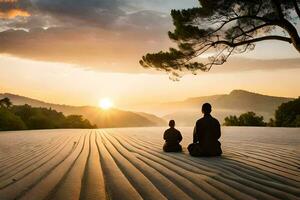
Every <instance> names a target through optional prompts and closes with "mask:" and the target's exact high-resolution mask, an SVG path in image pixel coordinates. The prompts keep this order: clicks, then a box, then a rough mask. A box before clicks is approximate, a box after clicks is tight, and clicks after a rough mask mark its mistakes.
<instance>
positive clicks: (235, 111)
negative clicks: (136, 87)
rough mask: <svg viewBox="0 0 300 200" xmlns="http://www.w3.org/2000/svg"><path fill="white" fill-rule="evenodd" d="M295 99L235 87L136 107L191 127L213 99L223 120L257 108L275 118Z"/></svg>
mask: <svg viewBox="0 0 300 200" xmlns="http://www.w3.org/2000/svg"><path fill="white" fill-rule="evenodd" d="M291 100H293V98H287V97H276V96H268V95H263V94H258V93H254V92H249V91H245V90H233V91H232V92H230V93H229V94H220V95H212V96H201V97H193V98H188V99H186V100H183V101H174V102H167V103H159V104H151V105H150V104H148V105H139V106H138V107H134V108H132V110H144V111H145V112H152V113H155V114H157V115H160V116H162V117H163V118H164V119H165V120H169V119H174V120H175V121H176V122H177V124H178V125H181V126H190V125H193V124H194V123H195V121H196V120H197V119H198V118H200V117H201V116H202V113H201V105H202V104H203V103H206V102H209V103H210V104H211V105H212V107H213V112H212V114H213V115H214V116H215V117H216V118H217V119H219V120H220V121H221V122H223V121H224V118H225V117H226V116H228V115H239V114H241V113H244V112H248V111H253V112H255V113H257V114H259V115H262V116H264V118H265V120H267V121H268V120H269V118H272V117H274V113H275V110H276V109H277V107H278V106H279V105H281V104H282V103H284V102H288V101H291Z"/></svg>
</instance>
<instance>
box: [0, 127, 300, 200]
mask: <svg viewBox="0 0 300 200" xmlns="http://www.w3.org/2000/svg"><path fill="white" fill-rule="evenodd" d="M161 130H162V128H136V129H135V128H128V129H101V130H99V129H98V130H51V131H24V132H15V133H9V134H0V199H1V200H10V199H26V200H27V199H28V200H40V199H41V200H50V199H53V200H68V199H70V200H98V199H100V200H101V199H105V200H106V199H107V200H119V199H122V200H123V199H124V200H126V199H130V200H135V199H147V200H151V199H154V200H160V199H162V200H163V199H174V200H177V199H178V200H181V199H205V200H213V199H220V200H221V199H222V200H226V199H228V200H232V199H242V200H243V199H246V200H248V199H249V200H251V199H284V200H288V199H299V196H300V189H299V188H300V169H299V167H300V166H299V163H300V157H299V153H300V152H299V150H297V147H299V144H300V140H297V137H295V135H294V134H295V131H294V132H292V131H291V132H292V133H291V134H292V135H291V137H290V138H289V135H288V133H286V132H288V131H289V130H286V129H285V130H284V133H282V134H283V135H282V137H281V136H280V135H279V136H277V135H276V137H278V138H282V144H281V141H278V140H276V139H275V140H270V141H268V140H266V136H265V135H263V137H262V138H263V139H262V140H260V139H259V138H255V140H254V141H252V139H248V136H247V135H245V134H244V135H241V136H237V135H234V137H231V135H230V134H231V133H230V132H227V133H226V135H225V137H222V147H223V150H224V151H223V152H224V154H223V155H222V157H219V158H194V157H191V156H189V155H188V152H187V149H186V145H187V144H188V142H189V141H191V139H192V138H191V135H190V134H188V135H184V141H183V147H184V152H183V153H164V152H163V151H162V145H163V140H162V133H160V132H161ZM183 130H184V131H183V132H186V133H189V132H191V131H192V129H187V128H183ZM241 130H243V129H241ZM254 130H255V131H258V130H260V129H254ZM261 130H265V129H261ZM274 130H275V129H274ZM247 131H248V133H249V130H247ZM247 131H246V132H247ZM276 131H277V132H278V130H277V129H276ZM299 132H300V131H299ZM262 134H264V133H263V132H262ZM278 134H280V132H278ZM257 137H260V136H259V134H257ZM239 138H241V141H242V142H241V141H239ZM249 138H251V137H249ZM255 141H259V142H255ZM289 141H291V145H289ZM1 144H2V145H3V146H1ZM15 146H17V148H14V147H15Z"/></svg>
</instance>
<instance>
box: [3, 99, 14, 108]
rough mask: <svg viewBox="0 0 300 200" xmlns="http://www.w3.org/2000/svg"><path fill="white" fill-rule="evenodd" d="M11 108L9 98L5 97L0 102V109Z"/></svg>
mask: <svg viewBox="0 0 300 200" xmlns="http://www.w3.org/2000/svg"><path fill="white" fill-rule="evenodd" d="M11 106H12V102H11V101H10V99H9V98H7V97H5V98H3V99H1V100H0V107H6V108H10V107H11Z"/></svg>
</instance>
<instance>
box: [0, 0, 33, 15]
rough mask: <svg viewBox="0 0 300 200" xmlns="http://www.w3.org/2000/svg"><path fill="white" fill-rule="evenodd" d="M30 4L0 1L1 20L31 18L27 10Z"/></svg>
mask: <svg viewBox="0 0 300 200" xmlns="http://www.w3.org/2000/svg"><path fill="white" fill-rule="evenodd" d="M29 4H30V2H29V1H28V0H0V19H3V20H5V19H14V18H16V17H29V16H30V13H29V12H28V11H27V10H26V9H25V8H26V7H27V6H28V5H29Z"/></svg>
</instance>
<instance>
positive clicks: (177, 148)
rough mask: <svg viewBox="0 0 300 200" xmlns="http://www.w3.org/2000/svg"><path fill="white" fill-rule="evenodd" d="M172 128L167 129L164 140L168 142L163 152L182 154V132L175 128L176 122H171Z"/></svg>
mask: <svg viewBox="0 0 300 200" xmlns="http://www.w3.org/2000/svg"><path fill="white" fill-rule="evenodd" d="M169 126H170V128H169V129H167V130H166V131H165V133H164V140H165V141H166V142H165V144H164V146H163V150H164V151H165V152H181V151H182V147H181V145H180V144H179V143H180V142H181V140H182V136H181V133H180V131H178V130H177V129H176V128H175V121H174V120H170V122H169Z"/></svg>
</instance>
